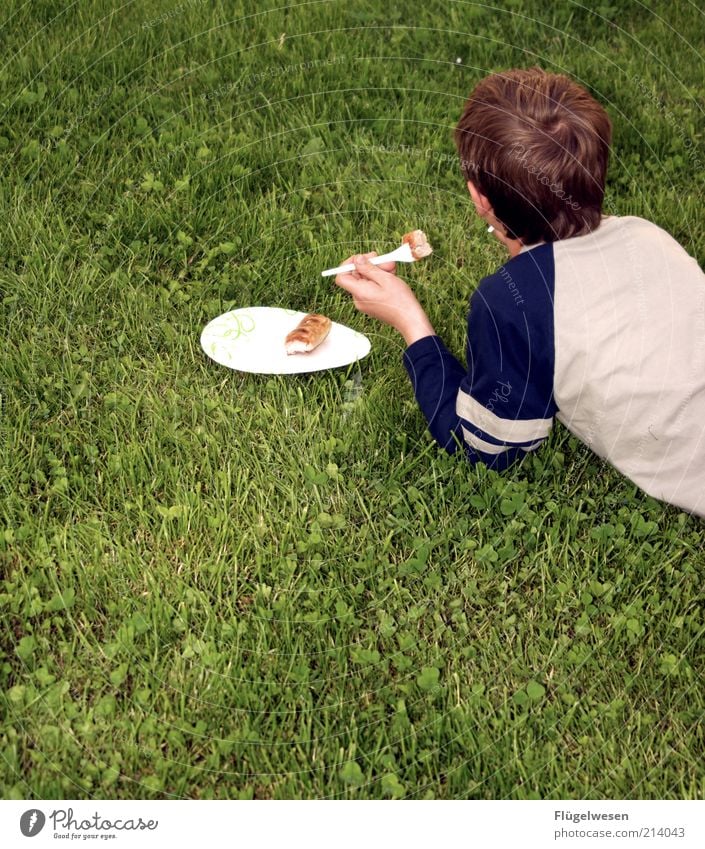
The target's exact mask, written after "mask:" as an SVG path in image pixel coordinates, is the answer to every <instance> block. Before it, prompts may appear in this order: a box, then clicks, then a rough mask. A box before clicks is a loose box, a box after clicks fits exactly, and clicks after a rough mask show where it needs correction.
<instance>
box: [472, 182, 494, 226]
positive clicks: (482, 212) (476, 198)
mask: <svg viewBox="0 0 705 849" xmlns="http://www.w3.org/2000/svg"><path fill="white" fill-rule="evenodd" d="M468 191H469V192H470V197H471V198H472V202H473V203H474V204H475V209H476V210H477V214H478V215H479V216H480V217H481V218H484V217H485V216H486V215H487V213H488V212H489V213H494V210H493V209H492V204H491V203H490V202H489V200H488V199H487V197H486V196H485V195H483V194H482V192H480V191H479V189H478V188H477V186H476V185H475V184H474V183H473V181H472V180H468Z"/></svg>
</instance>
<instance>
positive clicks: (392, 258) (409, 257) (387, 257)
mask: <svg viewBox="0 0 705 849" xmlns="http://www.w3.org/2000/svg"><path fill="white" fill-rule="evenodd" d="M370 262H371V263H372V265H381V264H382V263H383V262H416V258H415V257H414V255H413V254H412V253H411V245H410V244H409V243H408V242H404V244H403V245H400V246H399V247H398V248H396V249H395V250H393V251H392V252H391V253H388V254H382V256H373V257H371V258H370ZM347 271H355V266H354V264H353V263H352V262H348V263H347V264H346V265H339V266H338V267H337V268H328V269H326V270H325V271H321V277H332V276H333V275H334V274H345V272H347Z"/></svg>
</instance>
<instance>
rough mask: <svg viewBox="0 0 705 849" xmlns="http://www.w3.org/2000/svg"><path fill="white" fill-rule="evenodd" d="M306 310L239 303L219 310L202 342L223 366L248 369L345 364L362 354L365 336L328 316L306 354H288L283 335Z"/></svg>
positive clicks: (293, 370) (283, 370) (298, 370)
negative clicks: (321, 335) (325, 329)
mask: <svg viewBox="0 0 705 849" xmlns="http://www.w3.org/2000/svg"><path fill="white" fill-rule="evenodd" d="M305 315H307V313H305V312H297V311H296V310H286V309H282V308H281V307H244V308H241V309H237V310H231V311H230V312H226V313H223V315H219V316H218V318H214V319H213V321H210V322H209V323H208V324H207V325H206V326H205V327H204V328H203V332H202V333H201V347H202V348H203V350H204V351H205V352H206V354H208V356H209V357H210V358H211V359H213V360H215V361H216V362H217V363H220V365H222V366H227V367H228V368H232V369H236V370H237V371H248V372H251V373H253V374H302V373H304V372H308V371H323V370H324V369H329V368H338V367H339V366H347V365H350V363H354V362H355V361H356V360H361V359H362V358H363V357H366V356H367V354H368V353H369V351H370V340H369V339H368V338H367V337H366V336H363V335H362V333H358V332H357V331H356V330H352V329H351V328H350V327H346V326H345V325H344V324H337V323H336V322H333V326H332V327H331V329H330V333H329V334H328V336H327V337H326V338H325V339H324V340H323V342H321V344H320V345H319V346H318V347H317V348H315V349H314V350H313V351H311V352H310V353H308V354H287V353H286V351H285V350H284V339H285V337H286V335H287V334H288V333H289V332H290V331H292V330H293V329H294V328H295V327H296V325H297V324H298V323H299V322H300V321H301V319H302V318H303V317H304V316H305Z"/></svg>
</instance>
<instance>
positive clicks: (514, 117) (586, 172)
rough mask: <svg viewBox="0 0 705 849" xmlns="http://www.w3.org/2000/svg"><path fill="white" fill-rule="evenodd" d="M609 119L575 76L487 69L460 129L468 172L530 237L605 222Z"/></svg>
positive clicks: (510, 223)
mask: <svg viewBox="0 0 705 849" xmlns="http://www.w3.org/2000/svg"><path fill="white" fill-rule="evenodd" d="M611 136H612V125H611V123H610V119H609V117H608V115H607V113H606V112H605V110H604V108H603V107H602V106H601V105H600V104H599V103H598V102H597V101H596V100H595V99H594V98H593V97H592V96H591V95H590V94H588V92H587V91H586V90H585V89H584V88H583V87H582V86H579V85H578V84H577V83H575V82H573V81H572V80H570V79H568V77H565V76H563V75H562V74H549V73H547V72H546V71H542V70H541V69H540V68H530V69H528V70H512V71H506V72H504V73H501V74H491V75H490V76H489V77H485V79H484V80H482V81H481V82H480V83H479V84H478V85H477V86H476V88H475V90H474V91H473V92H472V94H471V95H470V97H469V99H468V102H467V103H466V105H465V109H464V111H463V114H462V116H461V118H460V121H459V122H458V126H457V127H456V130H455V143H456V146H457V148H458V153H459V154H460V160H461V166H462V169H463V173H464V175H465V179H466V180H468V181H470V182H471V183H472V184H473V185H474V187H475V189H476V190H477V192H479V193H480V194H481V195H484V196H485V197H486V198H487V200H488V201H489V202H490V204H491V205H492V208H493V210H494V214H495V217H496V218H497V219H498V220H499V221H501V222H502V223H503V224H504V226H505V227H506V228H507V230H508V233H509V235H510V236H513V237H516V238H518V239H521V240H522V241H523V242H524V243H525V244H533V243H534V242H538V241H542V240H543V241H545V242H554V241H556V240H558V239H566V238H568V237H569V236H576V235H579V234H583V233H589V232H590V231H591V230H594V229H595V228H596V227H597V226H598V224H599V223H600V216H601V213H602V201H603V198H604V193H605V174H606V171H607V159H608V154H609V145H610V140H611Z"/></svg>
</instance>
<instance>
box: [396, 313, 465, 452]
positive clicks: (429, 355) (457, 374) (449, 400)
mask: <svg viewBox="0 0 705 849" xmlns="http://www.w3.org/2000/svg"><path fill="white" fill-rule="evenodd" d="M429 326H430V325H429ZM432 330H433V328H431V331H432ZM405 338H406V337H405ZM404 367H405V368H406V371H407V374H408V375H409V379H410V380H411V384H412V386H413V388H414V395H415V396H416V400H417V402H418V404H419V407H420V408H421V412H422V413H423V414H424V416H425V418H426V421H427V422H428V428H429V431H430V432H431V435H432V436H433V438H434V439H435V440H436V442H438V443H439V445H441V447H443V448H445V450H446V451H448V453H449V454H452V453H454V452H455V450H456V448H457V441H456V435H458V434H459V431H460V418H459V416H458V414H457V413H456V410H455V404H456V399H457V396H458V389H459V387H460V384H461V381H462V380H463V378H464V377H465V374H466V371H465V368H464V367H463V366H462V365H461V363H460V362H459V361H458V360H457V359H456V358H455V357H454V356H453V354H451V353H450V351H449V350H448V348H446V346H445V344H444V342H443V340H442V339H441V338H440V337H439V336H436V335H435V334H434V333H433V332H431V333H430V334H426V335H424V336H421V337H419V338H417V339H415V340H413V341H412V342H411V343H410V345H409V347H408V348H407V350H406V351H405V352H404ZM460 439H461V441H462V435H460Z"/></svg>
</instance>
